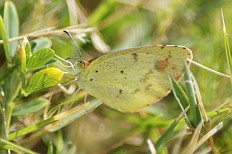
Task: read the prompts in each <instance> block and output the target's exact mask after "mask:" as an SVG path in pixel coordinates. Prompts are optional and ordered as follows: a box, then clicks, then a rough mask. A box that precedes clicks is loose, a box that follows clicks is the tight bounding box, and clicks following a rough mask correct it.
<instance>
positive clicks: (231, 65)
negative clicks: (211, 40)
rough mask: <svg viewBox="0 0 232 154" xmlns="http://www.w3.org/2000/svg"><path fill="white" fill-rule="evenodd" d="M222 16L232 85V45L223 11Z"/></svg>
mask: <svg viewBox="0 0 232 154" xmlns="http://www.w3.org/2000/svg"><path fill="white" fill-rule="evenodd" d="M221 14H222V26H223V34H224V43H225V51H226V59H227V63H228V68H229V72H230V83H231V85H232V55H231V51H230V44H229V39H228V36H227V32H226V24H225V20H224V16H223V11H222V10H221Z"/></svg>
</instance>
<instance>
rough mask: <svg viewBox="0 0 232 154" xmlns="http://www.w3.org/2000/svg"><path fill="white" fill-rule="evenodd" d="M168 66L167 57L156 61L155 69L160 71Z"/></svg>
mask: <svg viewBox="0 0 232 154" xmlns="http://www.w3.org/2000/svg"><path fill="white" fill-rule="evenodd" d="M167 67H168V60H167V59H165V60H159V61H156V62H155V66H154V68H155V70H157V71H159V72H162V71H164V70H165V69H166V68H167Z"/></svg>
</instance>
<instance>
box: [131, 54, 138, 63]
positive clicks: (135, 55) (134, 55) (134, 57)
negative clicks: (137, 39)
mask: <svg viewBox="0 0 232 154" xmlns="http://www.w3.org/2000/svg"><path fill="white" fill-rule="evenodd" d="M131 55H132V57H133V59H134V62H137V61H138V56H139V55H138V54H137V53H132V54H131Z"/></svg>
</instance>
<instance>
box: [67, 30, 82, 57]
mask: <svg viewBox="0 0 232 154" xmlns="http://www.w3.org/2000/svg"><path fill="white" fill-rule="evenodd" d="M64 33H66V34H67V35H68V36H69V37H70V38H71V40H72V41H73V42H74V44H75V46H76V47H77V48H78V52H79V56H80V61H82V55H81V50H80V48H79V46H78V45H77V42H76V41H75V40H74V39H73V37H72V35H71V34H70V33H69V32H68V30H64Z"/></svg>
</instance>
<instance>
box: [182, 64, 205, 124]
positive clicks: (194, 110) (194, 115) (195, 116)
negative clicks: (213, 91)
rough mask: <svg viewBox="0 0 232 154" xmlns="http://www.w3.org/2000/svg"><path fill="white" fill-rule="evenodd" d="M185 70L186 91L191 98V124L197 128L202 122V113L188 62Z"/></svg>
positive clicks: (189, 116)
mask: <svg viewBox="0 0 232 154" xmlns="http://www.w3.org/2000/svg"><path fill="white" fill-rule="evenodd" d="M184 70H185V74H184V79H185V85H186V91H187V95H188V98H189V106H190V114H189V115H188V118H189V120H190V123H191V126H192V127H193V128H196V127H197V125H198V123H199V122H201V115H200V111H199V108H198V105H197V98H196V91H195V88H194V81H193V78H192V74H191V72H190V70H189V67H188V65H187V64H186V63H185V64H184Z"/></svg>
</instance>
